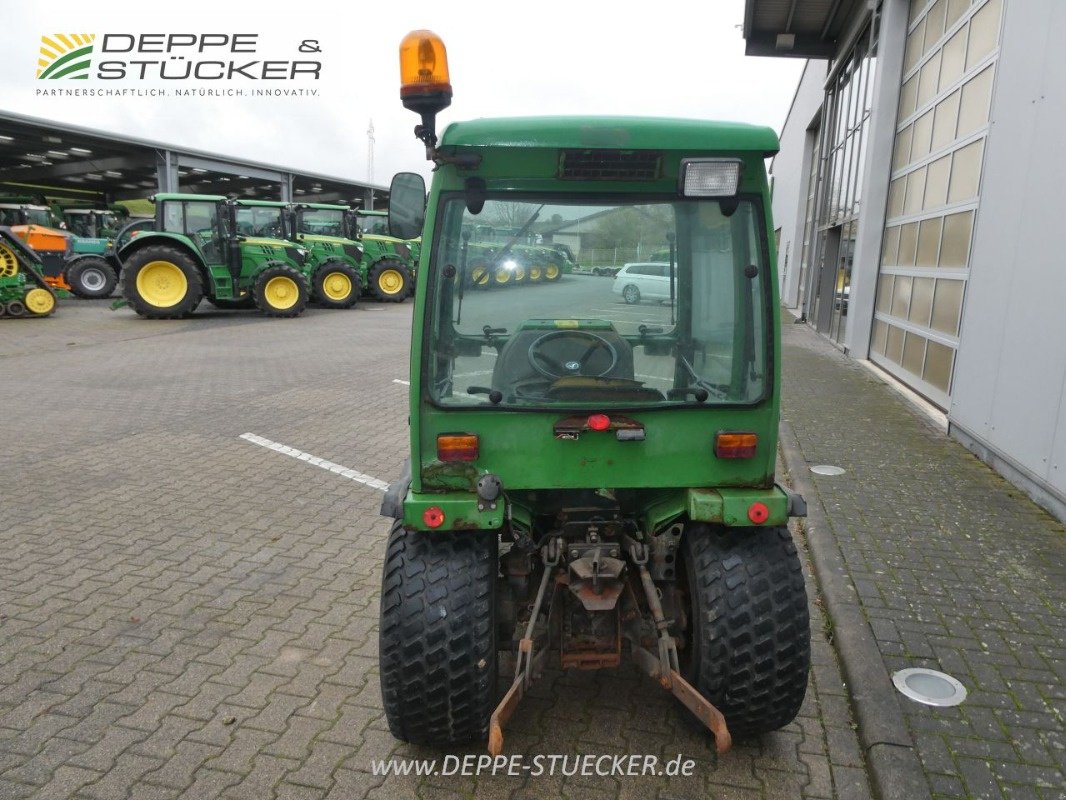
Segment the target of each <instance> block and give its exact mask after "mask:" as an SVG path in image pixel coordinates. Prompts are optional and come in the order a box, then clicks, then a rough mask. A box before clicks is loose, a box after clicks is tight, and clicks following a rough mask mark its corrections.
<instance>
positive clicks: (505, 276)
mask: <svg viewBox="0 0 1066 800" xmlns="http://www.w3.org/2000/svg"><path fill="white" fill-rule="evenodd" d="M495 277H496V283H509V282H510V280H511V271H510V270H508V269H504V268H503V267H500V268H499V269H498V270H496V275H495Z"/></svg>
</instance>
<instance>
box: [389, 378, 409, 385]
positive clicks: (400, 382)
mask: <svg viewBox="0 0 1066 800" xmlns="http://www.w3.org/2000/svg"><path fill="white" fill-rule="evenodd" d="M392 382H393V383H398V384H400V385H402V386H410V385H411V381H401V380H400V379H399V378H393V379H392Z"/></svg>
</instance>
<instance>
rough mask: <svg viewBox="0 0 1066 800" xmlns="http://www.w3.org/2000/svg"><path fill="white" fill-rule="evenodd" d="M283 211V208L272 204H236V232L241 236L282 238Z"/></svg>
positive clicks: (283, 226) (283, 236)
mask: <svg viewBox="0 0 1066 800" xmlns="http://www.w3.org/2000/svg"><path fill="white" fill-rule="evenodd" d="M283 211H284V209H283V208H280V207H279V208H274V207H272V206H237V233H239V234H241V235H242V236H261V237H263V238H266V239H284V238H285V223H284V221H283V213H282V212H283Z"/></svg>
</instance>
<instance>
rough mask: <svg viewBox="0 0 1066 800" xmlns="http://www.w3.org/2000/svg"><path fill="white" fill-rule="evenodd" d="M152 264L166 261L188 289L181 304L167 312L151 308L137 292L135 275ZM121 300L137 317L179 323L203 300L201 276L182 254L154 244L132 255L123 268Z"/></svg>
mask: <svg viewBox="0 0 1066 800" xmlns="http://www.w3.org/2000/svg"><path fill="white" fill-rule="evenodd" d="M152 261H169V262H170V263H172V264H174V265H175V266H177V267H178V269H180V270H181V271H182V273H183V274H184V275H185V280H186V281H188V284H189V288H188V291H186V292H185V297H183V298H182V299H181V301H180V302H178V303H175V304H174V305H172V306H168V307H167V308H160V307H159V306H154V305H151V304H150V303H148V302H146V301H145V300H144V298H143V297H141V295H140V292H138V291H137V274H138V273H139V272H140V271H141V268H142V267H143V266H144V265H145V264H148V263H151V262H152ZM122 296H123V298H125V300H126V302H127V303H129V305H130V307H131V308H132V309H133V310H134V311H136V312H137V313H138V314H139V315H140V316H142V317H147V318H149V319H182V318H183V317H186V316H188V315H189V314H191V313H192V312H193V311H195V310H196V307H197V306H198V305H200V301H201V300H202V299H203V296H204V276H203V274H202V273H201V272H200V267H199V265H198V264H197V263H196V261H194V260H193V258H192V256H190V255H189V254H188V253H187V252H185V251H184V250H182V249H180V248H177V247H170V246H169V245H165V244H155V245H149V246H148V247H145V248H144V249H143V250H138V251H137V252H136V253H133V254H132V255H130V256H129V257H127V259H126V260H125V261H124V262H123V264H122Z"/></svg>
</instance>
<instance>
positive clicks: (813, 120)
mask: <svg viewBox="0 0 1066 800" xmlns="http://www.w3.org/2000/svg"><path fill="white" fill-rule="evenodd" d="M827 70H828V62H826V61H808V62H807V64H806V66H805V67H804V69H803V75H802V76H800V82H799V85H798V86H797V87H796V95H795V97H794V98H793V99H792V108H791V110H790V111H789V115H788V119H787V120H786V121H785V127H784V128H783V129H782V131H781V152H780V153H779V154H778V155H777V156H775V157H774V161H773V165H772V167H771V174H772V175H773V179H774V199H773V214H774V226H775V227H776V228H780V229H781V236H780V240H779V241H778V246H777V275H778V280H779V281H780V283H781V302H782V303H784V304H785V305H786V306H788V307H789V308H795V307H796V306H798V305H799V287H800V272H801V266H802V263H801V262H802V258H803V243H804V227H805V226H804V222H805V220H806V211H807V205H808V195H809V194H810V193H811V192H813V189H814V185H813V184H812V183H811V182H810V181H809V176H810V166H811V162H812V158H811V156H812V152H813V149H814V137H815V135H816V131H815V130H812V129H811V126H812V125H813V126H815V127H816V126H817V124H818V119H819V117H820V116H821V112H822V100H823V98H824V89H823V88H822V84H823V83H824V82H825V76H826V71H827ZM786 259H787V263H786Z"/></svg>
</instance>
